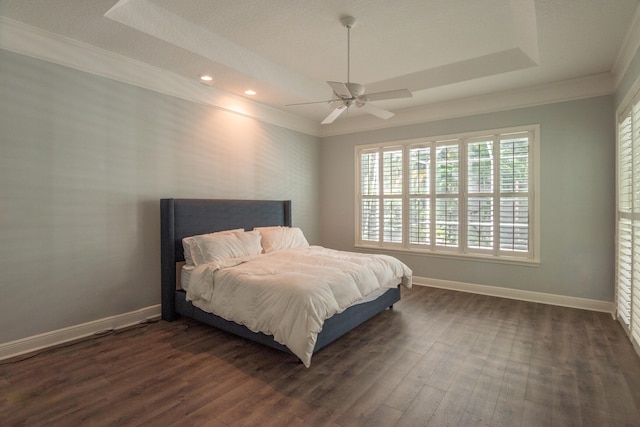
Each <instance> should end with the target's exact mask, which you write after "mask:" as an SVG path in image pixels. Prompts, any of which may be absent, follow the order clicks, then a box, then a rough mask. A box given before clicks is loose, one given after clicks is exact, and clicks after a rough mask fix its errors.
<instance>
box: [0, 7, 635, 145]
mask: <svg viewBox="0 0 640 427" xmlns="http://www.w3.org/2000/svg"><path fill="white" fill-rule="evenodd" d="M636 21H637V20H636ZM630 34H631V33H630ZM633 34H635V33H633ZM629 40H633V39H632V38H631V35H630V36H629ZM0 49H5V50H8V51H11V52H15V53H19V54H21V55H26V56H30V57H33V58H36V59H41V60H43V61H47V62H51V63H54V64H58V65H63V66H65V67H69V68H73V69H76V70H80V71H83V72H86V73H90V74H94V75H98V76H101V77H106V78H109V79H112V80H115V81H119V82H123V83H127V84H131V85H134V86H138V87H142V88H145V89H149V90H152V91H155V92H158V93H163V94H166V95H171V96H175V97H178V98H181V99H185V100H188V101H192V102H197V103H202V104H206V105H210V106H213V107H216V108H220V109H224V110H226V111H230V112H235V113H238V114H243V115H246V116H249V117H252V118H254V119H256V120H260V121H263V122H265V123H270V124H274V125H277V126H282V127H284V128H287V129H291V130H295V131H298V132H302V133H306V134H309V135H312V136H317V137H327V136H333V135H343V134H349V133H354V132H361V131H370V130H376V129H384V128H389V127H397V126H405V125H411V124H418V123H426V122H431V121H436V120H444V119H449V118H455V117H464V116H470V115H475V114H483V113H491V112H498V111H506V110H512V109H515V108H525V107H532V106H537V105H544V104H552V103H556V102H564V101H570V100H576V99H583V98H590V97H594V96H600V95H609V94H611V93H613V90H614V85H613V75H612V74H611V73H603V74H598V75H594V76H587V77H581V78H577V79H571V80H565V81H560V82H552V83H549V84H543V85H539V86H533V87H527V88H520V89H514V90H508V91H503V92H493V93H489V94H485V95H480V96H474V97H468V98H463V99H455V100H451V101H444V102H438V103H434V104H430V105H425V106H421V107H415V108H409V109H406V110H402V111H398V112H396V115H395V116H394V117H392V118H391V119H389V120H379V119H371V118H369V117H367V116H361V117H354V118H351V119H349V120H343V121H337V122H334V123H333V124H331V125H330V126H323V125H320V124H319V123H317V122H315V121H313V120H310V119H307V118H304V117H302V116H299V115H295V114H293V113H290V112H287V111H283V110H279V109H277V108H274V107H270V106H267V105H264V104H259V103H257V102H254V101H251V100H248V99H246V98H244V97H241V96H237V95H234V94H231V93H228V92H224V91H222V90H219V89H216V88H214V87H207V86H203V85H202V84H200V83H198V82H196V81H194V80H191V79H188V78H185V77H182V76H180V75H177V74H174V73H170V72H168V71H166V70H162V69H160V68H157V67H153V66H151V65H149V64H145V63H143V62H140V61H136V60H134V59H131V58H127V57H125V56H122V55H118V54H115V53H113V52H110V51H107V50H104V49H100V48H98V47H95V46H92V45H89V44H87V43H82V42H79V41H77V40H73V39H70V38H67V37H64V36H61V35H58V34H54V33H51V32H48V31H44V30H42V29H39V28H36V27H33V26H30V25H27V24H24V23H21V22H18V21H15V20H12V19H10V18H6V17H3V16H0ZM627 66H628V64H627Z"/></svg>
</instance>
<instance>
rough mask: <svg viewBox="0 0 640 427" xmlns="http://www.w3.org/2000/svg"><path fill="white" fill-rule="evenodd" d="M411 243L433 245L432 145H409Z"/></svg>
mask: <svg viewBox="0 0 640 427" xmlns="http://www.w3.org/2000/svg"><path fill="white" fill-rule="evenodd" d="M409 245H418V246H423V247H429V246H430V245H431V147H430V146H423V145H419V146H411V147H409Z"/></svg>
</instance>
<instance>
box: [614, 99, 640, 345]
mask: <svg viewBox="0 0 640 427" xmlns="http://www.w3.org/2000/svg"><path fill="white" fill-rule="evenodd" d="M616 145H617V183H616V187H617V209H616V211H617V215H616V237H617V238H616V241H617V243H616V305H617V314H618V319H619V321H620V322H621V323H622V325H623V326H624V327H625V329H626V330H627V333H629V335H630V337H631V341H632V342H634V343H635V344H636V345H640V94H638V95H637V96H636V98H635V99H634V100H633V101H632V102H631V106H630V107H629V108H628V109H627V110H625V111H623V113H622V114H620V115H619V116H618V130H617V144H616Z"/></svg>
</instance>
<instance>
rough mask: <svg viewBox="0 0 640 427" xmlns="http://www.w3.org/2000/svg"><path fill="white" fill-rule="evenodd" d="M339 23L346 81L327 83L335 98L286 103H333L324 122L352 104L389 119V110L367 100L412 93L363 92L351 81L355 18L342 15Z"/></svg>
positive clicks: (399, 90) (401, 90) (406, 90)
mask: <svg viewBox="0 0 640 427" xmlns="http://www.w3.org/2000/svg"><path fill="white" fill-rule="evenodd" d="M340 23H341V24H342V26H344V27H345V28H346V29H347V81H346V83H342V82H330V81H328V82H327V84H328V85H329V86H330V87H331V89H332V90H333V94H334V95H335V96H336V98H333V99H329V100H326V101H316V102H304V103H300V104H288V105H289V106H293V105H306V104H321V103H325V102H326V103H329V104H331V105H335V107H334V108H333V110H332V111H331V112H330V113H329V115H328V116H327V117H326V118H325V119H324V120H323V121H322V122H321V123H322V124H323V125H324V124H329V123H333V122H334V121H335V120H336V119H337V118H338V117H339V116H340V115H341V114H342V113H343V112H345V111H346V110H348V109H349V107H351V106H352V105H355V106H356V107H358V108H362V109H363V110H364V111H365V112H366V113H369V114H372V115H374V116H376V117H378V118H381V119H384V120H386V119H389V118H391V117H393V116H394V113H392V112H391V111H387V110H384V109H382V108H380V107H376V106H375V105H373V104H370V103H369V101H383V100H387V99H398V98H410V97H412V96H413V95H412V94H411V92H410V91H409V90H408V89H397V90H390V91H385V92H374V93H370V94H365V87H364V85H361V84H359V83H353V82H351V80H350V67H351V28H353V27H354V25H355V24H356V20H355V18H354V17H353V16H348V15H343V16H342V17H341V18H340Z"/></svg>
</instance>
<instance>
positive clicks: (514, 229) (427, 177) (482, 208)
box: [356, 126, 539, 262]
mask: <svg viewBox="0 0 640 427" xmlns="http://www.w3.org/2000/svg"><path fill="white" fill-rule="evenodd" d="M538 134H539V127H538V126H526V127H521V128H514V129H506V130H500V131H484V132H480V133H476V134H465V135H451V136H447V137H441V138H434V139H425V140H412V141H403V142H394V143H388V144H376V145H366V146H358V147H356V159H357V162H356V170H357V172H356V181H357V185H356V192H357V197H356V198H357V208H356V236H357V237H356V240H357V241H356V245H358V246H366V247H380V248H385V249H396V250H405V251H411V252H425V253H433V254H441V255H451V256H471V257H485V258H492V259H496V260H506V261H509V260H511V261H517V262H537V252H538V251H537V237H536V236H537V233H536V232H537V227H536V222H535V220H536V218H537V207H536V205H535V198H534V194H535V190H536V188H537V177H536V175H537V174H536V169H535V168H534V166H535V165H536V162H537V150H538V144H537V138H538Z"/></svg>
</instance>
